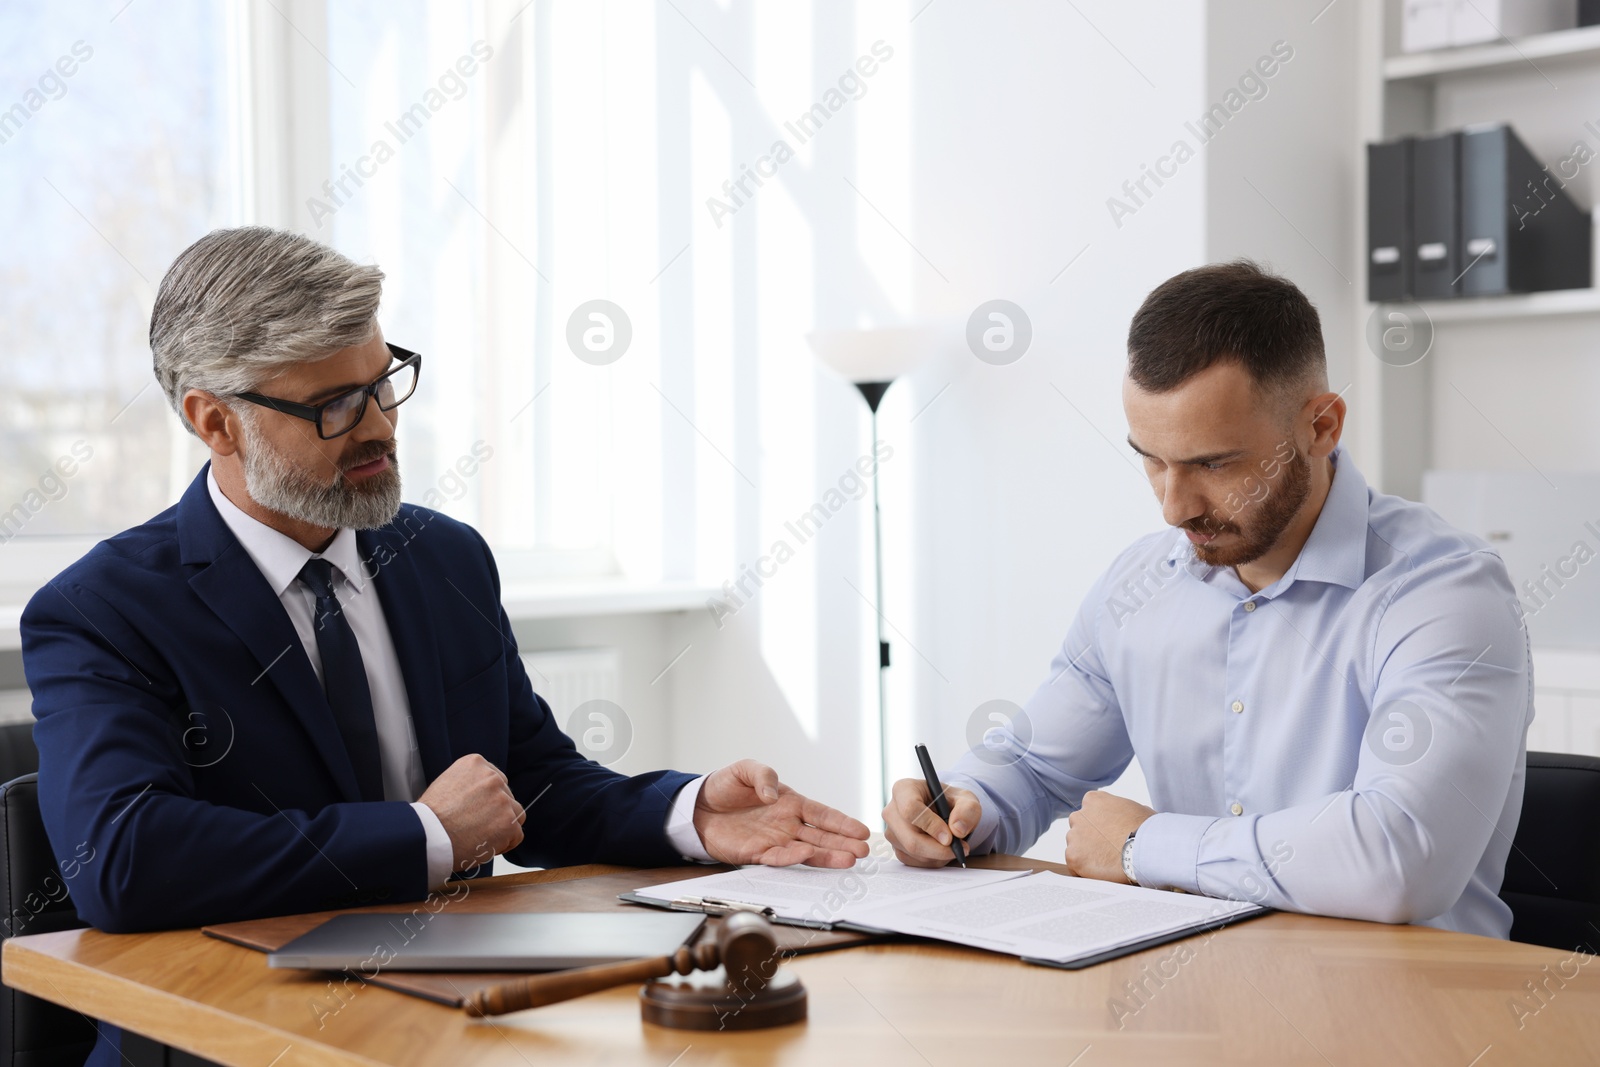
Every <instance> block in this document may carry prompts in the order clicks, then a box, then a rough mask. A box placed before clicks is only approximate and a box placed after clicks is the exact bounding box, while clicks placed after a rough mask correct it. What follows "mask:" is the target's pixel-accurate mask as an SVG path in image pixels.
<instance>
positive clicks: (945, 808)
mask: <svg viewBox="0 0 1600 1067" xmlns="http://www.w3.org/2000/svg"><path fill="white" fill-rule="evenodd" d="M917 762H918V763H920V764H922V777H923V778H925V779H927V781H928V795H929V796H931V797H932V798H933V810H934V813H935V814H937V815H938V816H939V818H941V819H943V820H944V822H945V825H946V826H949V825H950V801H949V800H947V799H945V795H944V785H943V783H941V782H940V781H939V772H938V771H936V770H934V769H933V757H931V756H929V755H928V746H927V745H918V746H917ZM950 851H951V852H954V853H955V854H956V862H957V863H959V864H961V866H963V867H965V866H966V865H967V850H966V849H964V848H962V847H961V838H959V837H957V836H956V832H955V831H954V830H951V831H950Z"/></svg>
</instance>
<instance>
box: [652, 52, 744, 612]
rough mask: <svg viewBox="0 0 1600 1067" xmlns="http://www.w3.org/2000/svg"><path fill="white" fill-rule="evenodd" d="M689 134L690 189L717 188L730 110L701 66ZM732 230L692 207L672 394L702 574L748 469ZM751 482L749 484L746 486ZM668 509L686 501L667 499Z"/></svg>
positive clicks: (707, 573) (719, 547)
mask: <svg viewBox="0 0 1600 1067" xmlns="http://www.w3.org/2000/svg"><path fill="white" fill-rule="evenodd" d="M689 127H690V131H689V138H690V146H691V147H690V154H691V158H690V164H689V172H690V179H689V181H690V184H689V188H690V191H691V195H697V196H698V195H705V194H702V193H700V190H714V189H718V188H720V187H721V185H722V183H723V182H724V181H726V180H727V176H728V175H729V174H730V173H732V166H731V162H730V161H731V159H732V156H733V153H732V143H731V132H730V125H729V121H728V112H727V109H726V108H725V107H723V105H722V101H721V100H719V99H718V98H717V94H716V92H715V90H713V89H712V87H711V86H710V84H708V83H707V81H706V79H705V75H704V73H702V72H701V70H700V69H699V68H695V69H694V70H691V71H690V74H689ZM734 232H735V231H734V230H733V228H732V227H731V226H724V227H723V228H722V229H721V230H720V231H719V230H718V229H717V225H716V223H715V222H714V221H713V220H712V219H711V216H710V215H709V214H708V213H707V212H706V211H704V210H703V209H702V208H700V207H699V206H698V204H697V205H696V210H695V213H694V247H693V250H692V252H691V253H690V254H691V255H693V256H694V397H693V398H692V403H691V402H690V399H691V398H689V397H682V396H679V397H669V400H670V401H671V403H673V404H675V405H676V406H677V407H678V408H679V410H680V411H681V412H682V415H681V416H679V415H678V414H676V413H674V414H672V415H670V416H667V417H671V418H678V417H686V418H688V419H689V420H690V421H692V422H693V423H694V427H695V429H696V431H697V433H696V437H697V440H696V441H695V463H694V471H695V477H694V494H695V499H694V501H693V502H692V506H694V507H695V515H696V523H695V570H696V572H697V573H698V574H700V575H701V576H702V577H704V578H708V579H711V580H715V578H714V577H713V576H716V575H723V574H727V573H728V572H729V568H730V566H731V564H732V562H733V560H734V534H735V529H734V506H733V505H734V493H735V491H736V488H735V487H736V485H745V480H746V479H747V478H749V477H750V473H749V472H748V471H746V472H743V473H741V472H740V471H739V470H737V469H735V467H734V466H733V464H735V463H737V459H735V458H734V455H735V452H734V440H733V425H734V405H735V403H736V399H737V393H736V391H735V381H734V358H733V343H734V341H733V324H734V317H735V314H736V308H737V302H736V294H735V290H734V271H733V258H734V243H733V237H734ZM746 488H748V486H746ZM667 506H668V507H685V506H691V502H689V501H681V502H680V501H670V500H669V501H667Z"/></svg>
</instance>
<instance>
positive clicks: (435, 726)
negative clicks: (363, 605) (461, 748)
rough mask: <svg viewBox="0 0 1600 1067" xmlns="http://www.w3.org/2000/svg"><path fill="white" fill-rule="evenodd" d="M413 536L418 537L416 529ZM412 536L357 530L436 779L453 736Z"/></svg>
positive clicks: (429, 773)
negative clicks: (450, 732)
mask: <svg viewBox="0 0 1600 1067" xmlns="http://www.w3.org/2000/svg"><path fill="white" fill-rule="evenodd" d="M402 517H403V518H404V520H405V521H406V522H407V523H409V522H410V521H411V518H410V517H409V516H405V515H404V513H402ZM411 536H412V537H415V536H416V533H415V532H414V533H413V534H412V535H411ZM410 540H411V537H406V536H402V535H401V534H400V533H399V530H398V528H397V527H396V526H393V525H390V526H385V527H384V528H383V529H381V530H363V531H360V532H358V533H357V534H356V545H357V546H358V547H359V548H360V551H361V563H362V567H363V568H364V569H365V571H366V577H367V580H368V581H370V582H373V583H374V584H375V585H377V587H378V600H379V602H380V603H382V605H383V617H384V620H385V621H386V622H387V623H388V624H389V636H390V637H391V638H392V639H393V640H394V651H395V656H396V657H397V658H398V659H399V660H400V674H401V677H402V678H404V679H405V683H406V700H407V702H408V703H409V704H410V705H411V723H412V727H413V729H415V730H416V733H417V749H418V750H419V754H420V755H421V757H422V772H423V777H424V779H425V780H426V781H428V782H432V781H433V780H434V779H435V778H437V777H439V775H441V774H443V773H444V772H445V770H446V769H447V768H448V767H449V766H450V763H451V758H452V757H451V754H450V734H449V730H448V729H447V728H446V726H445V720H444V679H443V676H442V675H441V673H440V667H439V643H438V641H436V640H435V638H434V633H433V630H432V628H431V627H430V626H429V620H430V619H432V618H434V616H435V613H434V612H433V611H431V610H430V609H429V606H428V595H427V593H426V591H425V590H424V589H423V585H422V578H421V575H420V573H419V572H418V568H417V561H416V552H415V550H414V549H412V548H411V547H409V542H410Z"/></svg>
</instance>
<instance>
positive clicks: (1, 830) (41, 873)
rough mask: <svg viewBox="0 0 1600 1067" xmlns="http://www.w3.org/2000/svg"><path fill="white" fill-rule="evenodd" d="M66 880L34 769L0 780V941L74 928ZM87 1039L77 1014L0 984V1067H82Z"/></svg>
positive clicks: (86, 1024)
mask: <svg viewBox="0 0 1600 1067" xmlns="http://www.w3.org/2000/svg"><path fill="white" fill-rule="evenodd" d="M5 729H6V730H9V729H11V727H9V726H8V727H6V728H5ZM29 743H30V744H31V743H32V742H31V739H30V742H29ZM0 747H4V746H0ZM10 754H11V753H10V752H9V751H8V752H7V755H10ZM33 762H34V766H35V768H37V766H38V756H37V754H35V756H34V759H33ZM68 884H69V882H68V880H67V879H64V878H63V877H62V875H61V871H60V870H59V869H57V866H56V860H55V854H54V851H53V850H52V849H51V847H50V842H49V840H48V839H47V838H46V837H45V834H44V822H43V821H42V820H41V819H40V817H39V775H38V773H37V771H35V772H33V773H29V774H24V775H22V776H21V777H18V778H13V779H11V780H10V781H8V782H6V783H5V784H4V785H0V894H4V901H3V903H4V905H5V921H4V923H3V925H0V939H4V938H9V937H15V936H18V935H20V934H42V933H49V932H50V931H53V930H71V929H74V928H76V927H80V926H82V925H83V923H82V922H80V921H79V920H78V912H77V910H76V909H74V908H73V906H72V898H71V896H69V895H68V892H67V886H68ZM94 1041H95V1028H94V1023H93V1022H91V1021H90V1020H88V1019H86V1018H85V1017H84V1016H82V1015H79V1014H78V1013H77V1012H75V1011H69V1010H67V1009H66V1008H62V1007H58V1006H57V1005H55V1004H51V1003H50V1002H49V1001H46V1000H40V999H39V998H38V997H33V996H29V995H28V994H26V993H19V992H17V991H16V990H15V989H11V988H9V987H6V988H0V1067H83V1061H84V1060H86V1059H88V1058H89V1050H90V1049H92V1048H93V1047H94Z"/></svg>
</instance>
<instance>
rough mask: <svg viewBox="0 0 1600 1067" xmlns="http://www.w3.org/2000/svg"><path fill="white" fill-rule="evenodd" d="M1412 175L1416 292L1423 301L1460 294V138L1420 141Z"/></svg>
mask: <svg viewBox="0 0 1600 1067" xmlns="http://www.w3.org/2000/svg"><path fill="white" fill-rule="evenodd" d="M1412 151H1413V154H1412V162H1413V166H1412V172H1411V218H1412V233H1411V256H1410V260H1411V278H1412V286H1411V292H1412V295H1413V296H1414V297H1416V299H1418V300H1442V299H1448V298H1449V297H1453V296H1456V295H1458V294H1459V293H1460V286H1459V283H1458V282H1457V281H1456V279H1457V277H1458V276H1459V275H1460V274H1461V268H1462V266H1463V261H1462V259H1461V208H1460V205H1461V134H1460V133H1459V132H1457V131H1451V132H1450V133H1436V134H1431V135H1429V136H1427V137H1418V138H1417V141H1416V146H1415V148H1414V149H1413V150H1412Z"/></svg>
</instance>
